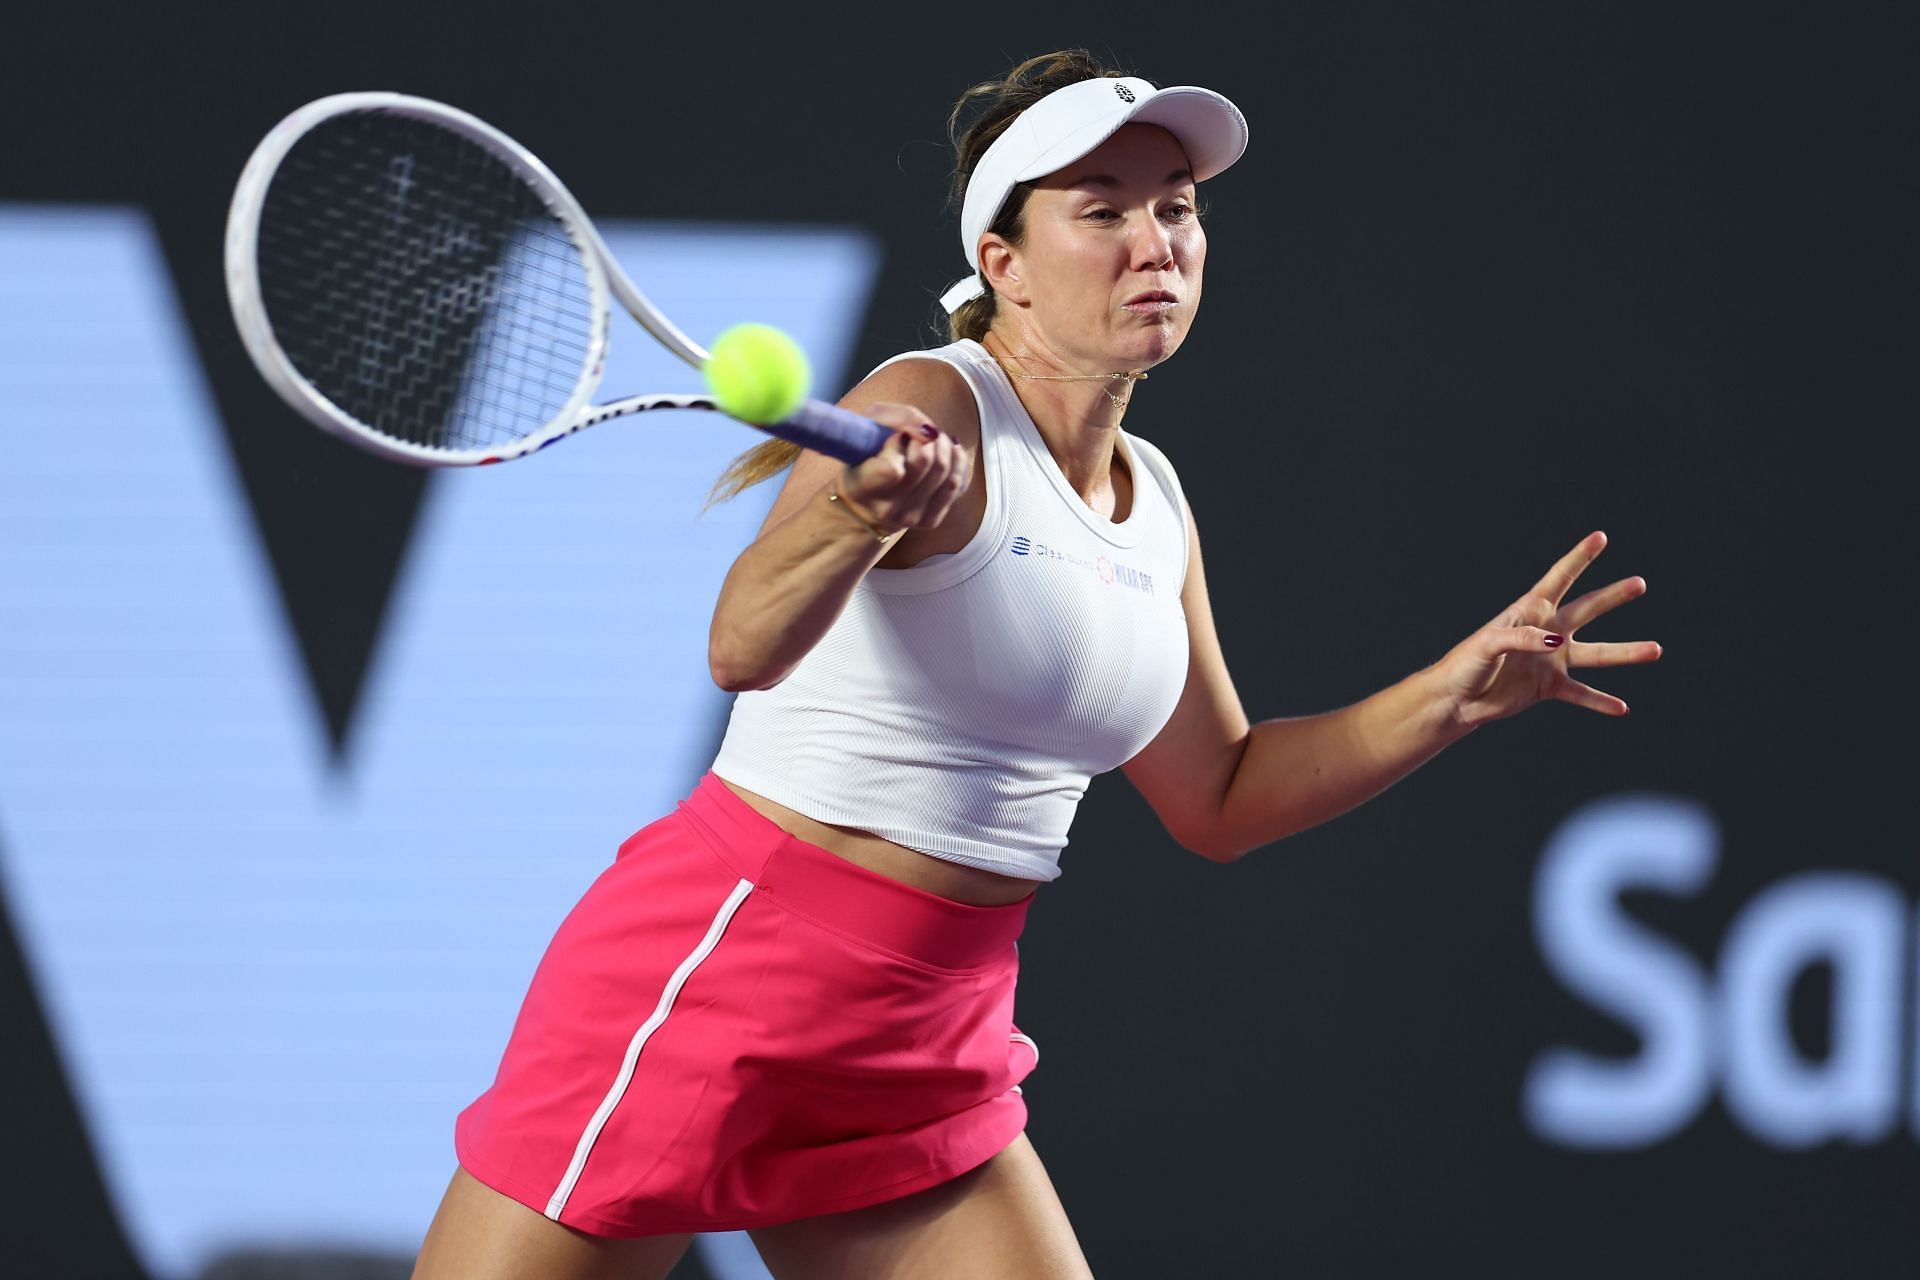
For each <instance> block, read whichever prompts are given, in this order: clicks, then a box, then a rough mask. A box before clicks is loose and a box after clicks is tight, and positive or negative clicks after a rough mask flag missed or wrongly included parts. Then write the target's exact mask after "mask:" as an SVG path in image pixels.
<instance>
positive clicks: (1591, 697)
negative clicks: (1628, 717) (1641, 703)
mask: <svg viewBox="0 0 1920 1280" xmlns="http://www.w3.org/2000/svg"><path fill="white" fill-rule="evenodd" d="M1553 696H1554V697H1556V698H1558V699H1560V701H1562V702H1571V703H1573V704H1574V705H1575V706H1576V707H1585V708H1587V709H1588V710H1589V711H1598V712H1599V713H1600V714H1601V715H1606V716H1623V715H1625V714H1627V704H1626V703H1624V702H1622V701H1620V699H1618V698H1616V697H1614V696H1613V695H1612V694H1610V693H1602V692H1600V691H1599V690H1598V689H1596V688H1594V687H1593V686H1592V685H1586V684H1581V683H1580V682H1579V681H1578V680H1568V681H1566V682H1565V683H1564V684H1563V685H1561V687H1560V688H1559V689H1557V690H1556V691H1555V692H1554V695H1553Z"/></svg>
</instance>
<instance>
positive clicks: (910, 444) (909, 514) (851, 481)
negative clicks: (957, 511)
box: [841, 404, 971, 528]
mask: <svg viewBox="0 0 1920 1280" xmlns="http://www.w3.org/2000/svg"><path fill="white" fill-rule="evenodd" d="M868 414H869V416H871V417H872V418H873V420H874V421H875V422H878V423H880V424H881V425H882V426H885V427H891V428H892V429H893V430H894V432H895V435H894V438H893V439H892V440H890V441H888V443H887V445H886V447H885V448H883V449H881V450H880V451H879V452H878V453H876V454H874V455H873V456H872V457H871V458H868V459H867V460H866V461H864V462H862V463H860V464H859V465H858V466H857V467H851V468H849V470H848V475H847V477H846V479H845V481H844V483H843V484H842V487H841V496H842V497H843V498H844V499H847V500H850V501H852V502H855V503H858V504H859V505H860V507H861V508H862V509H863V510H866V511H868V512H870V513H871V514H872V516H873V518H874V519H875V520H876V521H878V522H879V523H881V524H882V525H885V526H887V527H890V528H928V527H931V526H932V525H935V524H938V523H939V522H940V520H941V519H942V518H943V517H944V516H945V515H946V513H947V510H948V508H950V507H951V506H952V505H953V499H954V497H956V496H957V495H958V493H959V492H960V491H961V490H962V489H963V488H964V487H965V484H964V482H965V480H966V479H967V478H968V477H969V476H970V475H971V460H970V459H969V458H968V456H967V451H966V450H965V449H962V448H961V447H960V446H959V444H958V443H957V442H956V441H955V440H954V439H953V437H952V436H949V435H947V434H946V433H945V432H944V431H941V430H940V429H939V428H937V427H935V426H934V425H933V424H932V423H931V422H929V421H928V420H927V416H926V415H925V414H924V413H922V412H921V411H920V410H919V409H918V408H916V407H915V406H913V405H897V404H876V405H872V406H869V408H868Z"/></svg>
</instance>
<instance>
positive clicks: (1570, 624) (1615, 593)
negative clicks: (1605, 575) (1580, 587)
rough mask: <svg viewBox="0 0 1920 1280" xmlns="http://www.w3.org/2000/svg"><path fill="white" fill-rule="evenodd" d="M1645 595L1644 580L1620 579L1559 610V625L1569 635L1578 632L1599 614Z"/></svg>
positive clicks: (1645, 584)
mask: <svg viewBox="0 0 1920 1280" xmlns="http://www.w3.org/2000/svg"><path fill="white" fill-rule="evenodd" d="M1645 594H1647V580H1646V579H1645V578H1622V579H1620V581H1618V582H1613V583H1609V584H1607V585H1606V586H1604V587H1601V588H1600V589H1599V590H1597V591H1589V592H1587V594H1585V595H1583V596H1581V597H1580V598H1579V599H1578V600H1575V601H1574V602H1573V603H1572V604H1570V605H1568V606H1567V607H1566V608H1564V609H1562V610H1560V617H1559V622H1560V625H1561V626H1563V627H1565V628H1566V629H1567V631H1568V632H1569V633H1571V632H1575V631H1578V630H1579V629H1580V628H1582V627H1584V626H1586V625H1587V624H1588V623H1589V622H1592V621H1593V620H1594V619H1595V618H1597V617H1599V616H1600V615H1601V614H1603V613H1608V612H1610V611H1612V610H1614V609H1617V608H1619V607H1620V606H1621V605H1623V604H1625V603H1626V602H1627V601H1629V600H1637V599H1639V598H1640V597H1641V596H1643V595H1645Z"/></svg>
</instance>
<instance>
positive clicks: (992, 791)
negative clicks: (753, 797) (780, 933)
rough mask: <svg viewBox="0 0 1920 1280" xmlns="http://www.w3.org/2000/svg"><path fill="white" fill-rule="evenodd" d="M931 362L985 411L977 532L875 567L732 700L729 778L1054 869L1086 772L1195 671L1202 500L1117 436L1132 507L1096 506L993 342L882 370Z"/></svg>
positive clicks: (1141, 728) (908, 839)
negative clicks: (1189, 608)
mask: <svg viewBox="0 0 1920 1280" xmlns="http://www.w3.org/2000/svg"><path fill="white" fill-rule="evenodd" d="M926 358H933V359H938V360H944V361H946V362H947V363H948V364H950V365H952V366H953V367H954V368H955V369H958V370H959V371H960V374H961V376H962V377H964V378H965V379H966V380H967V384H968V386H970V387H971V388H972V389H973V396H974V399H975V400H976V401H977V402H978V404H979V406H980V455H981V456H980V458H979V459H978V462H977V465H978V466H979V467H980V469H981V474H982V475H983V476H984V479H985V482H986V487H987V493H986V498H987V501H986V513H985V515H984V516H983V517H982V519H981V521H980V529H979V531H978V532H977V533H975V534H974V536H973V539H972V541H970V542H968V543H967V545H966V546H965V547H963V548H962V549H961V550H960V551H958V552H955V553H953V554H951V555H937V556H930V557H928V558H927V559H926V560H923V561H921V562H920V563H919V564H916V565H914V566H913V567H912V568H908V569H872V570H869V571H868V572H867V574H866V575H865V576H864V577H863V578H862V579H861V581H860V583H859V585H858V586H856V587H855V588H854V591H853V595H852V597H851V598H850V599H849V600H848V602H847V606H846V608H845V609H844V610H843V611H842V612H841V614H840V616H839V618H837V619H836V620H835V621H834V624H833V626H832V627H831V628H829V629H828V631H827V633H826V635H824V636H823V637H821V639H820V642H819V643H818V644H817V645H815V646H814V647H813V649H812V650H811V651H810V652H809V653H808V654H807V655H806V657H804V658H802V659H801V660H800V663H799V665H798V666H796V667H795V668H794V669H793V671H792V673H791V674H789V675H788V676H787V678H786V679H785V680H783V681H781V682H780V683H779V684H777V685H775V686H774V687H773V688H771V689H764V690H752V691H748V692H745V693H742V694H740V695H739V696H738V697H736V698H735V699H734V704H733V716H732V718H731V720H730V721H729V722H728V725H727V734H726V737H725V739H724V740H723V741H722V742H721V744H720V753H719V755H718V757H717V758H716V759H715V760H714V763H713V771H714V772H715V773H716V774H718V775H719V776H720V777H722V778H724V779H726V780H727V781H729V782H732V783H735V784H737V785H739V786H741V787H744V788H745V789H746V790H748V791H753V792H757V793H758V794H760V795H763V796H766V797H767V798H768V799H770V800H775V801H778V802H779V803H780V804H783V805H786V806H787V807H788V808H790V809H794V810H796V811H798V812H800V813H803V814H805V815H807V816H808V817H810V818H813V819H815V820H817V821H820V822H827V823H834V824H837V825H841V826H848V827H855V828H858V829H860V830H863V831H871V832H873V833H874V834H875V835H878V836H882V837H885V838H886V839H888V840H891V841H893V842H894V843H896V844H901V845H905V846H906V847H907V848H909V849H917V850H919V851H920V852H922V853H925V854H930V855H932V856H933V857H936V858H941V859H944V860H946V861H949V862H958V863H963V864H965V865H967V866H971V867H984V868H986V869H987V870H989V871H997V872H1000V873H1001V874H1003V875H1009V876H1018V877H1020V878H1023V879H1028V880H1052V879H1055V878H1056V877H1058V876H1059V874H1060V851H1061V849H1062V848H1064V847H1065V846H1066V843H1067V827H1068V825H1069V824H1071V823H1072V821H1073V815H1074V810H1075V809H1076V808H1077V807H1078V806H1079V803H1080V798H1081V796H1083V795H1085V794H1086V789H1087V783H1088V781H1089V780H1090V779H1091V778H1092V776H1093V775H1094V774H1096V773H1105V772H1106V771H1107V770H1109V769H1113V768H1116V767H1118V766H1119V765H1121V764H1123V763H1125V762H1126V761H1127V760H1130V759H1132V758H1133V756H1134V755H1135V754H1137V753H1138V752H1139V751H1140V749H1141V748H1143V747H1145V746H1146V745H1147V743H1149V742H1151V741H1152V740H1153V737H1154V735H1155V734H1157V733H1158V732H1159V731H1160V729H1161V727H1162V726H1163V725H1165V724H1166V722H1167V718H1168V717H1169V716H1171V715H1172V714H1173V708H1174V704H1175V703H1176V702H1178V701H1179V698H1180V691H1181V689H1182V687H1183V686H1184V685H1185V683H1186V675H1187V623H1186V615H1185V613H1184V612H1183V611H1182V609H1181V605H1180V587H1181V584H1182V583H1183V582H1184V581H1185V579H1186V571H1187V528H1186V507H1185V502H1184V499H1183V498H1182V497H1181V494H1180V484H1179V481H1178V479H1176V477H1175V476H1174V472H1173V468H1172V467H1171V466H1170V465H1168V463H1167V460H1166V457H1165V456H1164V455H1163V454H1161V452H1160V451H1159V450H1158V449H1156V448H1154V447H1153V446H1152V445H1151V444H1149V443H1147V442H1146V441H1145V440H1142V439H1140V438H1139V437H1138V436H1135V435H1130V434H1128V433H1126V432H1125V431H1122V432H1121V433H1120V435H1119V442H1118V446H1117V447H1118V449H1119V451H1120V454H1121V456H1122V458H1123V459H1124V460H1125V461H1126V463H1127V470H1128V472H1129V473H1130V474H1131V476H1132V480H1133V505H1132V509H1131V510H1129V511H1128V513H1127V518H1126V519H1125V520H1122V521H1121V522H1120V523H1118V524H1115V523H1113V522H1112V521H1110V520H1107V519H1106V518H1104V517H1102V516H1100V515H1098V514H1097V513H1095V512H1094V511H1093V510H1092V509H1091V508H1089V507H1088V506H1087V505H1086V503H1085V502H1083V501H1082V500H1081V499H1080V497H1079V496H1078V495H1077V494H1075V493H1074V492H1073V490H1072V489H1071V488H1070V487H1068V485H1067V479H1066V476H1065V475H1064V474H1063V473H1062V472H1061V470H1060V466H1059V464H1058V463H1056V462H1055V461H1054V460H1053V455H1052V454H1051V453H1049V452H1048V450H1047V446H1046V442H1045V441H1044V440H1042V439H1041V437H1040V432H1039V430H1038V429H1037V428H1036V427H1035V426H1034V425H1033V420H1032V419H1031V418H1029V417H1028V416H1027V412H1026V410H1025V409H1024V408H1023V407H1022V406H1021V404H1020V400H1019V398H1018V397H1017V396H1015V395H1014V392H1013V386H1012V384H1011V383H1010V382H1008V381H1007V377H1006V375H1005V374H1004V373H1003V372H1002V371H1001V369H1000V366H999V365H998V364H996V363H995V362H994V360H993V357H992V356H990V355H989V354H987V351H986V349H985V348H983V347H981V346H980V345H979V344H978V343H976V342H970V341H962V342H957V343H954V344H953V345H951V346H947V347H942V348H939V349H938V350H935V351H921V352H910V353H908V354H906V355H901V356H895V357H894V360H889V361H887V364H892V363H894V361H895V360H905V359H926ZM885 367H886V366H885V365H882V366H881V368H885Z"/></svg>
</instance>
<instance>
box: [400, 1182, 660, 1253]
mask: <svg viewBox="0 0 1920 1280" xmlns="http://www.w3.org/2000/svg"><path fill="white" fill-rule="evenodd" d="M692 1239H693V1237H692V1236H690V1235H673V1236H647V1237H644V1238H641V1239H637V1240H615V1239H609V1238H607V1237H604V1236H593V1235H588V1234H587V1233H586V1232H584V1231H575V1230H574V1229H573V1228H572V1227H564V1226H561V1225H560V1224H559V1223H557V1222H554V1221H552V1220H551V1219H549V1218H547V1217H545V1216H544V1215H542V1214H538V1213H535V1212H534V1211H533V1210H532V1209H529V1208H527V1206H525V1205H523V1204H521V1203H520V1202H519V1201H517V1200H513V1199H510V1198H508V1197H507V1196H503V1195H501V1194H500V1193H499V1192H498V1191H495V1190H494V1189H493V1188H492V1187H489V1186H487V1185H486V1184H485V1183H483V1182H480V1181H479V1180H477V1179H476V1178H474V1177H473V1175H472V1174H470V1173H468V1172H467V1171H466V1170H465V1169H455V1170H454V1174H453V1182H452V1183H451V1184H450V1185H449V1186H448V1187H447V1194H446V1196H445V1197H444V1198H443V1199H442V1200H441V1201H440V1211H439V1212H438V1213H436V1214H435V1215H434V1216H433V1225H432V1226H430V1227H428V1228H427V1238H426V1241H425V1242H424V1243H422V1244H421V1246H420V1257H419V1259H418V1260H417V1261H416V1262H415V1263H414V1264H413V1280H661V1278H662V1277H664V1276H665V1275H666V1274H667V1272H669V1271H671V1270H673V1264H674V1263H675V1262H678V1261H679V1260H680V1255H681V1254H683V1253H685V1252H686V1251H687V1244H688V1243H689V1242H690V1241H691V1240H692Z"/></svg>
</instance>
